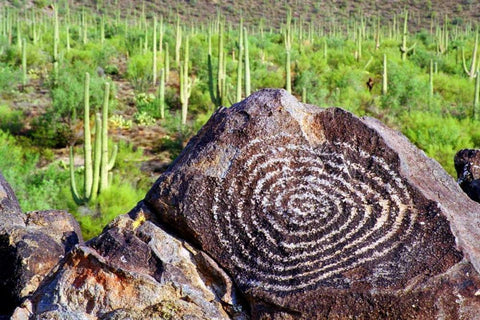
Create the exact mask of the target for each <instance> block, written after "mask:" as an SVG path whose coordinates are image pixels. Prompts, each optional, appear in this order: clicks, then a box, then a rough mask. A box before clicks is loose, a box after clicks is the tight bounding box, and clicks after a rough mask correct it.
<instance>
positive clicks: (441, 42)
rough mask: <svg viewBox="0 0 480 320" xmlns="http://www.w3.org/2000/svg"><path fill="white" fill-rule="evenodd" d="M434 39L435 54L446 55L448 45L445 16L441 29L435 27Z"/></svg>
mask: <svg viewBox="0 0 480 320" xmlns="http://www.w3.org/2000/svg"><path fill="white" fill-rule="evenodd" d="M436 38H437V52H438V53H440V54H445V53H447V51H448V45H449V36H448V18H447V16H445V20H444V21H443V28H442V27H437V30H436Z"/></svg>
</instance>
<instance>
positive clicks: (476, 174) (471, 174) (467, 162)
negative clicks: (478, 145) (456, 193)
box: [454, 149, 480, 202]
mask: <svg viewBox="0 0 480 320" xmlns="http://www.w3.org/2000/svg"><path fill="white" fill-rule="evenodd" d="M454 163H455V170H456V171H457V178H458V184H459V185H460V187H461V188H462V190H463V191H465V193H466V194H467V195H468V196H469V197H470V199H472V200H474V201H477V202H480V150H472V149H463V150H460V151H458V152H457V154H456V155H455V158H454Z"/></svg>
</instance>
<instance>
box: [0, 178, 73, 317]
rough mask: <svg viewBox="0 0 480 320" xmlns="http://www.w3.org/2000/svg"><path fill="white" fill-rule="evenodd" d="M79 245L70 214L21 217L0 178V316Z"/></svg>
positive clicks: (2, 179)
mask: <svg viewBox="0 0 480 320" xmlns="http://www.w3.org/2000/svg"><path fill="white" fill-rule="evenodd" d="M79 242H82V236H81V232H80V227H79V225H78V223H77V222H76V221H75V219H73V217H72V216H71V215H70V214H68V213H67V212H64V211H55V210H50V211H33V212H28V213H26V214H23V213H22V212H21V210H20V206H19V204H18V201H17V199H16V198H15V195H14V193H13V191H12V190H11V188H10V186H9V185H8V183H7V182H6V181H5V179H4V178H3V176H2V175H1V174H0V257H1V259H0V301H1V303H0V314H11V313H12V312H13V310H14V309H15V307H16V306H17V305H18V304H19V303H20V301H21V299H22V298H24V297H26V296H28V295H29V294H31V293H33V292H34V291H35V290H36V289H37V287H38V285H39V284H40V282H41V281H42V280H43V279H44V277H45V276H46V275H47V274H48V273H49V272H50V270H51V269H52V267H53V266H55V265H56V264H57V263H58V261H59V260H60V259H61V258H62V257H63V256H64V255H65V254H66V253H67V252H68V251H70V250H71V249H72V248H73V246H75V245H76V244H77V243H79Z"/></svg>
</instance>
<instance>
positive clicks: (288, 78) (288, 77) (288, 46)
mask: <svg viewBox="0 0 480 320" xmlns="http://www.w3.org/2000/svg"><path fill="white" fill-rule="evenodd" d="M291 19H292V13H291V11H290V10H289V11H288V14H287V26H286V28H285V31H284V42H285V54H286V55H285V82H286V83H285V89H286V90H287V91H288V92H289V93H292V74H291V70H290V69H291V62H290V54H291V50H292V38H293V37H292V26H291Z"/></svg>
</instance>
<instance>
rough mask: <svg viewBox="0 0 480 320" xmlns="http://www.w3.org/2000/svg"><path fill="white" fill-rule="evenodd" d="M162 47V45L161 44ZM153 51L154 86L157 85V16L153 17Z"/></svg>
mask: <svg viewBox="0 0 480 320" xmlns="http://www.w3.org/2000/svg"><path fill="white" fill-rule="evenodd" d="M160 47H161V44H160ZM152 51H153V61H152V62H153V63H152V68H153V70H152V84H153V85H155V84H156V83H157V16H154V17H153V43H152Z"/></svg>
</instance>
